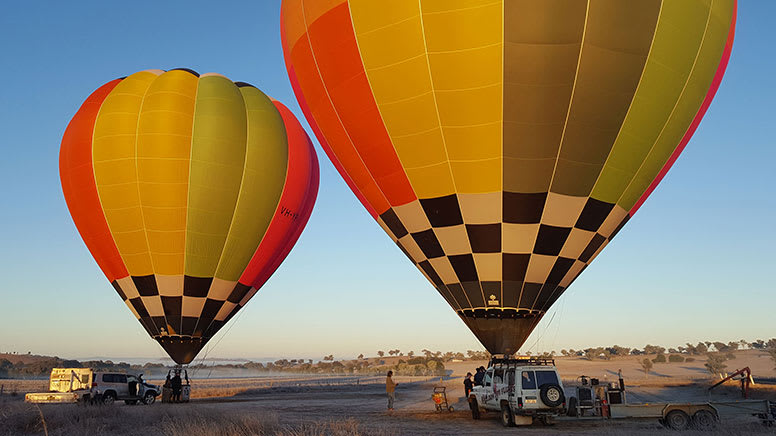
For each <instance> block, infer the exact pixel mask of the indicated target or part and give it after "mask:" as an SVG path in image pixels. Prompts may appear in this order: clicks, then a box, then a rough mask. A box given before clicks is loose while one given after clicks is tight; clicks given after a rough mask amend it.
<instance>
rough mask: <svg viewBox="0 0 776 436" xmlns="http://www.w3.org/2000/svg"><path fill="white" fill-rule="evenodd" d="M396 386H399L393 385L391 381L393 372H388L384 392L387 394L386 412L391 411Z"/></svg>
mask: <svg viewBox="0 0 776 436" xmlns="http://www.w3.org/2000/svg"><path fill="white" fill-rule="evenodd" d="M396 386H399V384H398V383H394V381H393V371H388V375H387V376H386V377H385V392H386V393H387V394H388V410H393V401H394V399H395V397H394V393H395V391H396Z"/></svg>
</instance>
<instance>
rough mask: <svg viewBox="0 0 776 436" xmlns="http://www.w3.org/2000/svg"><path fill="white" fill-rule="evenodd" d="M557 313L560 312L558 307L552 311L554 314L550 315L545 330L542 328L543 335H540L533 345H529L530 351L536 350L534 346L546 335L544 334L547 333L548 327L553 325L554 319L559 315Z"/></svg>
mask: <svg viewBox="0 0 776 436" xmlns="http://www.w3.org/2000/svg"><path fill="white" fill-rule="evenodd" d="M557 314H558V309H557V308H556V309H555V310H554V311H553V312H552V316H551V317H550V322H548V323H547V326H545V327H544V330H542V334H541V335H539V337H538V338H536V341H534V343H533V345H531V346H530V347H528V350H529V351H533V350H534V347H535V346H536V345H537V344H538V343H539V341H540V340H541V339H542V338H543V337H544V334H545V333H547V329H548V328H550V326H551V325H552V321H553V320H554V319H555V315H557Z"/></svg>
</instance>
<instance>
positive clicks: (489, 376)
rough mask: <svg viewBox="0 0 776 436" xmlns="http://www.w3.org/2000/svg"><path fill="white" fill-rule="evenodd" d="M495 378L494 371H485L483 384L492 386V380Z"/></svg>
mask: <svg viewBox="0 0 776 436" xmlns="http://www.w3.org/2000/svg"><path fill="white" fill-rule="evenodd" d="M492 380H493V371H488V372H486V373H485V378H484V379H483V384H484V385H485V386H490V383H491V381H492Z"/></svg>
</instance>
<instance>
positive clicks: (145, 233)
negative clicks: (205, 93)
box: [135, 76, 180, 336]
mask: <svg viewBox="0 0 776 436" xmlns="http://www.w3.org/2000/svg"><path fill="white" fill-rule="evenodd" d="M159 77H160V76H156V78H154V79H153V80H152V81H151V83H149V84H148V87H147V88H146V89H145V92H143V98H142V99H140V107H139V108H138V111H137V122H136V124H135V181H136V183H137V185H136V186H137V202H138V206H139V207H140V220H141V221H142V222H143V236H144V237H145V241H146V248H147V249H148V259H149V260H150V261H151V275H152V276H154V281H156V268H155V267H154V257H153V256H152V255H151V245H150V243H149V242H148V230H147V229H146V225H145V214H144V213H143V197H142V196H141V195H140V173H139V171H138V168H137V160H138V159H137V142H138V132H139V131H140V117H141V115H142V114H143V105H144V104H145V99H146V96H147V95H148V90H149V89H151V86H152V85H153V82H154V81H156V80H158V79H159ZM157 291H158V284H157ZM156 298H158V299H159V304H160V305H161V306H162V316H164V327H165V331H166V332H167V335H169V334H170V332H169V328H167V327H169V325H170V323H169V322H168V321H167V314H166V313H165V311H164V304H162V294H161V293H158V295H156ZM140 301H141V302H142V301H143V300H142V299H141V300H140ZM143 306H145V304H143ZM149 318H151V321H153V318H152V317H151V315H150V314H149ZM154 324H156V323H155V322H154ZM178 328H179V329H180V326H178ZM157 330H159V332H160V336H162V335H161V331H162V330H161V329H160V328H158V327H157Z"/></svg>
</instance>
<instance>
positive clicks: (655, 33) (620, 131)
mask: <svg viewBox="0 0 776 436" xmlns="http://www.w3.org/2000/svg"><path fill="white" fill-rule="evenodd" d="M664 4H665V0H661V2H660V10H659V11H658V13H657V21H656V22H655V31H654V32H653V33H652V42H651V43H650V44H649V51H648V52H647V58H646V59H645V60H644V68H643V69H642V70H641V76H640V77H639V83H638V85H636V91H634V92H633V97H631V102H630V105H628V111H627V112H625V118H623V119H622V124H620V129H619V130H618V131H617V136H616V137H615V138H614V142H612V148H610V149H609V154H607V155H606V160H605V161H604V164H603V166H601V171H600V172H599V173H598V177H596V179H595V182H594V183H593V187H592V188H591V189H590V193H589V194H588V196H589V197H591V198H592V195H593V192H595V188H596V186H597V185H598V182H599V181H600V180H601V176H602V175H603V173H604V171H606V164H607V163H608V162H609V159H610V158H611V157H612V154H613V152H614V147H615V146H616V145H617V141H618V140H619V139H620V135H621V134H622V128H623V127H624V126H625V123H626V122H627V121H628V115H630V112H631V109H632V108H633V103H634V102H635V101H636V95H638V93H639V89H640V88H641V84H642V83H643V80H644V73H645V72H646V71H647V65H648V64H649V58H650V56H651V55H652V49H653V48H654V47H655V39H656V37H657V31H658V28H659V27H660V18H661V17H662V16H663V5H664ZM602 201H603V200H602Z"/></svg>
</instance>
